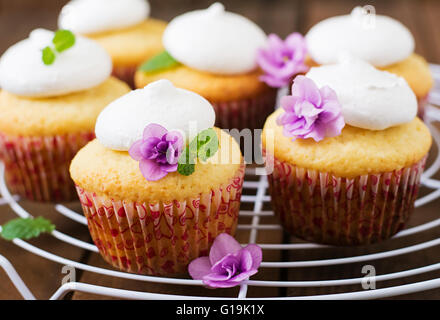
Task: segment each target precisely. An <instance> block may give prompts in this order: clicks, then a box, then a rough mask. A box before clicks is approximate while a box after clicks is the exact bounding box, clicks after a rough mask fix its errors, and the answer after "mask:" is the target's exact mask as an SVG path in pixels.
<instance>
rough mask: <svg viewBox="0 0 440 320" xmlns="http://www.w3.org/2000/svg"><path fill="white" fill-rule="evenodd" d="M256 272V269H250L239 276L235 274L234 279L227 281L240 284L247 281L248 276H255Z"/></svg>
mask: <svg viewBox="0 0 440 320" xmlns="http://www.w3.org/2000/svg"><path fill="white" fill-rule="evenodd" d="M257 272H258V270H256V269H251V270H248V271H245V272H242V273H240V274H237V275H236V276H235V277H233V278H231V279H229V281H237V282H241V281H243V280H247V279H248V278H249V277H250V276H253V275H254V274H256V273H257Z"/></svg>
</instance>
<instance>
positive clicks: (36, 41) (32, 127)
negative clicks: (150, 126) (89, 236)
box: [0, 29, 129, 201]
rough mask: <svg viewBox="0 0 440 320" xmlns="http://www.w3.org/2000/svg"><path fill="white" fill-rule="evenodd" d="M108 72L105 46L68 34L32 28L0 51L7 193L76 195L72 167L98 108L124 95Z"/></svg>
mask: <svg viewBox="0 0 440 320" xmlns="http://www.w3.org/2000/svg"><path fill="white" fill-rule="evenodd" d="M111 68H112V64H111V59H110V57H109V55H108V54H107V52H106V51H105V50H104V49H103V48H101V47H100V46H99V45H98V44H96V43H95V42H94V41H92V40H89V39H85V38H82V37H79V36H78V37H75V36H74V35H73V34H72V33H71V32H69V31H66V30H62V31H57V32H56V33H54V32H51V31H48V30H43V29H37V30H34V31H33V32H32V33H31V34H30V36H29V38H27V39H25V40H23V41H20V42H18V43H17V44H15V45H13V46H12V47H11V48H9V49H8V50H7V51H6V52H5V53H4V55H3V56H2V57H1V58H0V87H1V88H2V90H1V91H0V160H2V161H3V162H4V164H5V167H6V172H5V175H6V182H7V184H8V186H9V188H10V190H11V192H13V193H16V194H18V195H20V196H23V197H26V198H28V199H31V200H36V201H69V200H72V199H74V198H75V197H76V192H75V187H74V184H73V182H72V181H71V179H70V177H69V165H70V161H71V160H72V158H73V156H74V155H75V153H76V152H77V151H78V150H79V149H80V148H82V147H83V146H84V145H86V144H87V143H88V142H89V141H90V140H92V139H93V138H94V126H95V121H96V118H97V117H98V115H99V113H100V112H101V110H102V109H104V107H105V106H107V105H108V104H109V103H110V102H111V101H113V100H115V99H116V98H118V97H120V96H122V95H123V94H125V93H127V92H128V91H129V88H128V86H127V85H126V84H125V83H123V82H122V81H119V80H117V79H115V78H112V77H110V73H111ZM91 71H93V72H91Z"/></svg>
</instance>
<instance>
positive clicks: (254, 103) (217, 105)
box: [211, 89, 277, 130]
mask: <svg viewBox="0 0 440 320" xmlns="http://www.w3.org/2000/svg"><path fill="white" fill-rule="evenodd" d="M276 97H277V90H275V89H269V90H267V91H265V92H264V93H262V94H260V95H259V96H256V97H254V98H250V99H244V100H236V101H226V102H211V103H212V105H213V107H214V110H215V114H216V124H215V125H216V126H217V127H219V128H221V129H239V130H242V129H246V128H249V129H251V130H254V129H262V128H263V125H264V122H265V121H266V118H267V117H268V116H269V115H270V114H271V113H272V112H273V111H274V109H275V103H276Z"/></svg>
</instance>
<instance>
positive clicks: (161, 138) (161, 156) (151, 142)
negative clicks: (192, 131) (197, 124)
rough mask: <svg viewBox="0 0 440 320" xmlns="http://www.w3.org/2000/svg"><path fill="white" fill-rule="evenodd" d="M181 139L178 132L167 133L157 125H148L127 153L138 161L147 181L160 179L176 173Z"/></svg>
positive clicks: (181, 147)
mask: <svg viewBox="0 0 440 320" xmlns="http://www.w3.org/2000/svg"><path fill="white" fill-rule="evenodd" d="M182 149H183V137H182V135H181V134H180V132H178V131H168V130H167V129H165V128H164V127H162V126H161V125H158V124H154V123H153V124H149V125H148V126H146V127H145V129H144V134H143V136H142V139H141V140H138V141H136V142H135V143H133V144H132V146H131V147H130V150H129V151H128V153H129V154H130V156H131V157H132V158H133V159H134V160H136V161H139V169H140V170H141V172H142V175H143V176H144V177H145V179H147V180H148V181H157V180H159V179H162V178H163V177H165V176H166V175H167V174H168V173H170V172H175V171H177V166H178V164H177V161H178V160H179V156H180V154H181V153H182Z"/></svg>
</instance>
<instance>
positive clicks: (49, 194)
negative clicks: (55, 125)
mask: <svg viewBox="0 0 440 320" xmlns="http://www.w3.org/2000/svg"><path fill="white" fill-rule="evenodd" d="M94 137H95V135H94V133H92V132H90V133H75V134H67V135H56V136H40V137H21V136H9V135H5V134H2V133H0V159H1V160H2V161H3V162H4V164H5V178H6V183H7V185H8V187H9V189H10V191H11V192H12V193H14V194H18V195H20V196H21V197H25V198H27V199H30V200H34V201H44V202H55V201H71V200H74V199H77V196H76V192H75V185H74V183H73V181H72V180H71V179H70V174H69V166H70V162H71V160H72V159H73V157H74V156H75V154H76V153H77V152H78V150H79V149H81V148H82V147H83V146H85V145H86V144H87V143H88V142H89V141H91V140H93V139H94Z"/></svg>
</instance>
